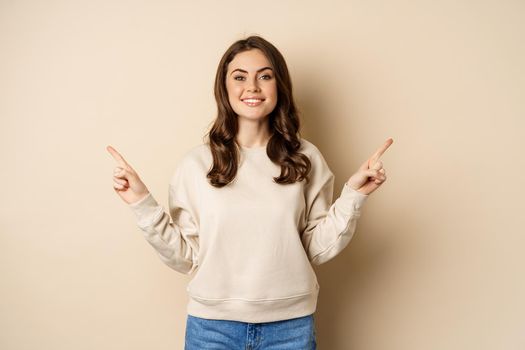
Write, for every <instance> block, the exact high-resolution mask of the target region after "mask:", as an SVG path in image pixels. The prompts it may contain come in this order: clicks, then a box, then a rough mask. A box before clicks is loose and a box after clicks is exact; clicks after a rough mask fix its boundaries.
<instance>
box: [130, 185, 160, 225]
mask: <svg viewBox="0 0 525 350" xmlns="http://www.w3.org/2000/svg"><path fill="white" fill-rule="evenodd" d="M128 207H129V208H131V210H132V211H133V213H134V214H135V216H136V217H137V219H138V221H139V223H141V224H143V223H146V222H151V221H153V218H154V217H156V215H157V213H158V211H159V208H160V210H162V207H161V206H160V205H159V203H157V201H156V200H155V198H154V197H153V195H152V194H151V192H150V193H148V194H147V195H146V196H145V197H144V198H141V199H139V200H138V201H136V202H133V203H130V204H128Z"/></svg>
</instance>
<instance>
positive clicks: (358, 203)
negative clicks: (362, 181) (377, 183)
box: [339, 182, 368, 212]
mask: <svg viewBox="0 0 525 350" xmlns="http://www.w3.org/2000/svg"><path fill="white" fill-rule="evenodd" d="M339 199H341V200H342V203H341V205H343V206H344V208H345V211H348V212H360V211H361V208H362V207H363V205H364V204H365V202H366V200H367V199H368V195H367V194H363V193H361V192H359V191H357V190H354V189H353V188H352V187H350V186H349V185H348V184H347V183H346V182H345V183H344V185H343V188H342V190H341V195H340V197H339Z"/></svg>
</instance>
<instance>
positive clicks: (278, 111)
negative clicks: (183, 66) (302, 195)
mask: <svg viewBox="0 0 525 350" xmlns="http://www.w3.org/2000/svg"><path fill="white" fill-rule="evenodd" d="M251 49H259V50H261V51H262V52H263V54H264V55H265V56H266V58H267V59H268V61H269V62H270V64H271V65H272V68H273V70H274V75H275V79H276V83H277V104H276V106H275V108H274V110H273V111H272V112H271V113H270V115H269V116H268V118H269V129H270V134H271V135H272V136H271V138H270V140H269V141H268V144H267V146H266V154H267V155H268V157H269V158H270V159H271V161H272V162H274V163H275V164H278V165H280V166H281V174H280V175H279V176H278V177H274V178H273V179H274V181H275V182H276V183H279V184H290V183H294V182H296V181H301V180H303V179H305V178H306V181H308V176H307V175H308V173H309V172H310V168H311V163H310V160H309V159H308V157H307V156H306V155H304V154H302V153H299V152H298V150H299V148H300V146H301V143H300V132H299V128H300V122H299V115H298V110H297V108H296V106H295V103H294V100H293V94H292V82H291V79H290V74H289V73H288V67H287V65H286V62H285V60H284V57H283V56H282V54H281V53H280V52H279V50H277V48H276V47H275V46H274V45H272V44H271V43H270V42H268V41H266V40H265V39H263V38H262V37H260V36H257V35H252V36H249V37H248V38H246V39H241V40H238V41H236V42H234V43H233V44H232V45H231V46H230V47H229V48H228V49H227V50H226V52H225V53H224V55H223V56H222V58H221V60H220V62H219V66H218V68H217V74H216V76H215V87H214V92H215V100H216V101H217V117H216V119H215V121H214V122H213V125H212V127H211V129H210V130H209V131H208V133H206V135H205V136H208V143H209V146H210V149H211V153H212V156H213V166H212V168H211V169H210V171H209V172H208V174H207V175H206V177H207V178H208V179H209V181H210V183H211V185H213V186H215V187H223V186H226V185H227V184H229V183H230V182H231V181H233V180H234V178H235V176H236V174H237V169H238V166H239V161H240V159H239V157H240V154H241V151H240V146H239V144H238V143H237V140H236V135H237V132H238V130H239V124H238V117H237V114H236V113H235V112H234V110H233V109H232V107H231V105H230V102H229V100H228V92H227V90H226V73H227V70H228V64H229V63H230V62H231V61H232V60H233V59H234V57H235V55H237V54H238V53H240V52H243V51H248V50H251Z"/></svg>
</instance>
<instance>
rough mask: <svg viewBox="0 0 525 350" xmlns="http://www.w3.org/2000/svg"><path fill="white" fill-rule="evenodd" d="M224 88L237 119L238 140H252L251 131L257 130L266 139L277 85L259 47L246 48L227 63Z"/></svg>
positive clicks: (275, 98) (241, 141)
mask: <svg viewBox="0 0 525 350" xmlns="http://www.w3.org/2000/svg"><path fill="white" fill-rule="evenodd" d="M240 67H242V68H240ZM259 67H262V68H259ZM226 90H228V101H229V102H230V105H231V106H232V108H233V110H234V111H235V113H236V114H237V118H238V123H239V134H238V135H237V137H238V141H239V142H240V143H241V144H246V143H248V142H249V141H248V140H252V139H253V137H251V136H252V135H250V134H253V133H255V132H257V131H258V130H260V131H261V134H262V136H263V137H264V140H266V139H268V138H269V133H268V131H269V130H268V125H267V124H268V120H267V119H268V118H269V115H270V113H271V112H272V111H273V109H274V108H275V105H276V104H277V85H276V83H275V79H274V77H273V69H272V68H271V67H270V63H269V62H268V59H267V58H266V56H265V55H264V53H263V52H262V51H261V50H259V49H253V50H248V51H244V52H241V53H239V54H237V55H236V56H235V58H234V59H233V60H232V61H231V62H230V63H229V64H228V73H227V79H226ZM245 130H246V131H245ZM263 143H264V142H263ZM248 146H249V147H253V146H254V145H248Z"/></svg>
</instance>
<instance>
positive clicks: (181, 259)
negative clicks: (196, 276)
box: [129, 164, 199, 275]
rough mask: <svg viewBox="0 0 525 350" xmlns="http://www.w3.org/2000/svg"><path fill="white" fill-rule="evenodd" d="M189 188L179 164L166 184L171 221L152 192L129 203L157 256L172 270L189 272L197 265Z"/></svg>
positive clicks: (196, 236) (194, 221)
mask: <svg viewBox="0 0 525 350" xmlns="http://www.w3.org/2000/svg"><path fill="white" fill-rule="evenodd" d="M192 190H193V186H192V183H191V179H190V178H189V177H188V176H186V175H185V171H184V167H183V165H182V164H181V165H180V166H179V167H178V168H177V169H176V170H175V173H174V175H173V177H172V180H171V182H170V185H169V212H170V214H171V218H172V219H173V222H170V215H168V214H167V213H166V212H165V210H164V207H162V206H161V205H159V204H158V203H157V201H156V200H155V198H154V197H153V195H152V194H151V193H149V194H148V195H147V196H146V197H144V198H142V199H141V200H139V201H137V202H135V203H131V204H129V207H130V208H131V210H132V211H133V212H134V213H135V215H136V217H137V226H138V227H139V228H140V229H141V230H142V231H143V232H144V237H145V238H146V240H147V241H148V243H149V244H150V245H151V246H152V247H153V248H154V249H155V250H156V252H157V254H158V256H159V258H160V260H161V261H162V262H164V263H165V264H166V265H168V266H169V267H170V268H172V269H174V270H175V271H178V272H181V273H183V274H188V275H189V274H191V273H192V272H193V271H194V270H195V269H196V268H197V266H198V261H197V255H198V251H199V239H198V232H199V229H198V225H197V221H196V216H197V212H196V206H195V203H194V200H193V198H194V197H193V195H194V194H195V192H193V191H192Z"/></svg>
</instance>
